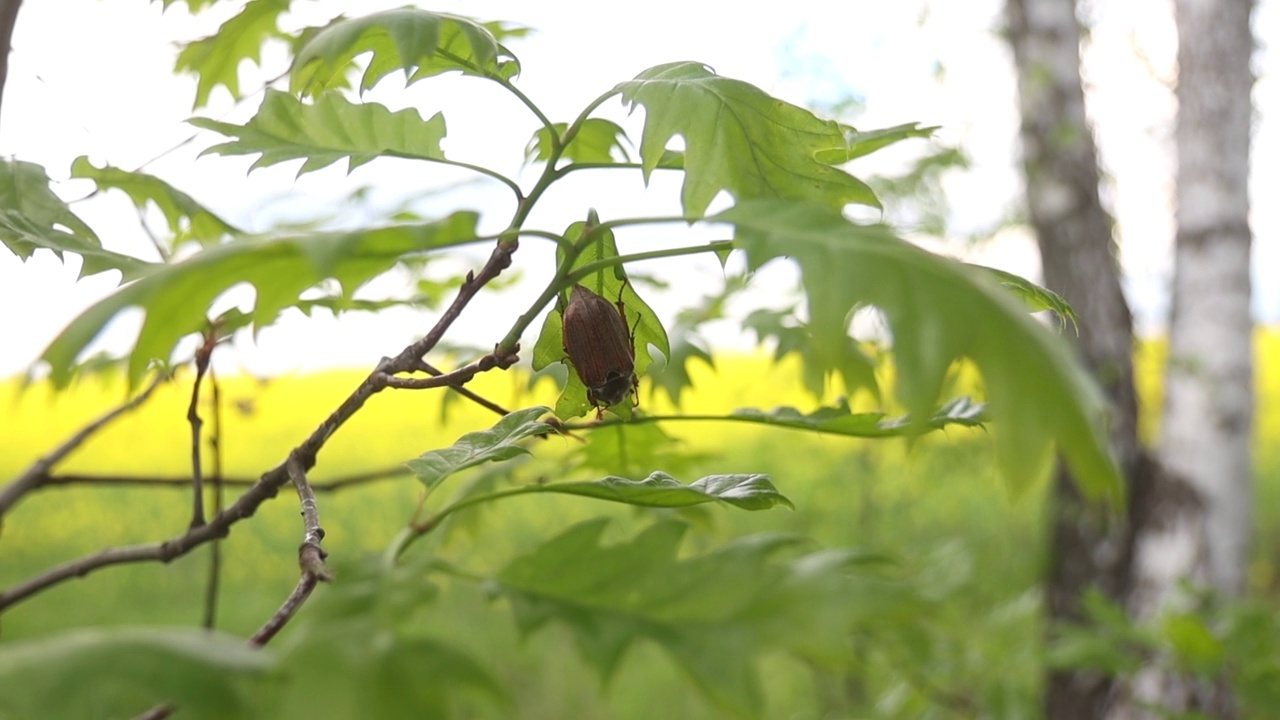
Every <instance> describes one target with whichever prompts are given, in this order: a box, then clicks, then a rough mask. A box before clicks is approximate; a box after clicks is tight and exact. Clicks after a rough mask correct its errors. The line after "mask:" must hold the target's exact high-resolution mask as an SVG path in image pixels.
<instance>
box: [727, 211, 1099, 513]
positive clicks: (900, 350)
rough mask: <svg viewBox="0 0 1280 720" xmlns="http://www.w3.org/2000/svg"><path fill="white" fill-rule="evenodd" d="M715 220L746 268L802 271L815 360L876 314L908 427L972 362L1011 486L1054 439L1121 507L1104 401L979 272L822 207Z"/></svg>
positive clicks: (1033, 468)
mask: <svg viewBox="0 0 1280 720" xmlns="http://www.w3.org/2000/svg"><path fill="white" fill-rule="evenodd" d="M715 219H716V220H718V221H722V222H728V223H731V224H733V225H735V226H737V230H738V232H737V242H738V243H739V244H740V246H741V247H743V248H745V249H746V251H747V257H748V261H749V264H750V266H751V267H752V268H756V267H759V266H760V265H762V264H764V263H765V262H768V261H769V260H771V259H773V258H776V257H781V256H789V257H791V258H794V259H795V261H796V262H797V263H798V264H799V266H800V269H801V272H802V273H803V277H804V285H805V290H806V293H807V295H808V299H809V316H810V320H811V322H810V329H811V331H812V333H813V338H814V342H815V344H816V348H817V353H816V356H817V358H818V359H819V360H820V361H821V360H823V359H824V358H838V357H839V355H840V353H841V352H842V350H843V349H844V348H845V346H846V344H847V343H848V340H849V338H848V317H849V314H850V312H851V311H852V310H853V309H855V308H857V307H861V306H864V305H871V306H874V307H876V308H879V309H880V311H881V312H883V313H884V315H885V317H886V318H887V320H888V322H889V326H890V330H891V332H892V335H893V346H894V367H895V369H896V372H897V375H898V379H897V391H898V394H899V396H900V397H901V399H902V400H903V402H904V404H905V405H906V407H907V410H908V412H910V413H911V414H912V415H914V416H915V417H916V418H918V420H917V422H919V423H921V424H922V425H923V424H924V423H926V422H927V418H928V417H929V414H930V411H931V410H932V408H933V405H934V403H935V402H936V400H937V397H938V395H939V394H940V392H941V389H942V386H943V383H944V381H945V378H946V376H947V371H948V369H949V368H950V366H951V365H952V363H954V362H956V361H957V360H961V359H964V358H969V359H972V360H973V362H974V363H975V364H976V366H977V367H978V369H979V371H980V372H981V373H982V377H983V381H984V384H985V386H986V390H987V401H988V403H989V404H988V407H987V412H988V413H989V417H990V418H991V420H992V422H993V424H994V427H995V430H996V432H995V443H996V451H997V457H998V459H999V462H1000V464H1001V467H1002V468H1003V469H1004V471H1005V473H1006V475H1007V477H1008V478H1009V479H1010V480H1011V481H1012V482H1013V483H1014V484H1015V487H1025V486H1026V484H1027V483H1029V482H1030V481H1031V480H1032V479H1033V478H1034V477H1036V475H1037V474H1038V472H1039V471H1040V470H1041V469H1042V468H1043V466H1044V463H1045V461H1046V460H1047V458H1048V455H1049V451H1050V449H1051V448H1052V447H1053V445H1054V443H1055V442H1056V443H1057V446H1058V448H1059V450H1060V451H1061V453H1062V454H1063V455H1064V456H1065V457H1066V459H1067V462H1068V463H1069V464H1070V465H1071V467H1072V469H1073V471H1074V473H1073V474H1074V475H1075V476H1076V477H1077V478H1078V479H1079V481H1080V484H1081V486H1082V488H1083V489H1084V490H1085V491H1086V493H1087V494H1088V495H1090V496H1091V497H1095V498H1097V497H1106V498H1108V499H1111V500H1116V501H1119V500H1120V499H1121V497H1122V488H1123V485H1122V484H1121V482H1120V478H1119V475H1118V472H1117V470H1116V466H1115V464H1114V462H1113V461H1112V458H1111V455H1110V451H1109V450H1108V446H1107V442H1106V436H1105V433H1104V423H1105V410H1104V407H1105V406H1104V403H1103V400H1102V396H1101V393H1100V392H1099V390H1098V389H1097V387H1096V386H1095V385H1094V383H1093V381H1092V380H1091V379H1090V377H1089V375H1088V373H1087V372H1086V371H1085V369H1084V368H1083V367H1082V366H1081V364H1080V363H1079V361H1078V360H1077V359H1076V357H1075V356H1074V354H1073V352H1072V349H1071V348H1070V347H1069V346H1068V345H1067V344H1066V343H1065V342H1064V341H1063V340H1062V339H1061V338H1059V337H1057V336H1056V335H1054V334H1053V333H1052V332H1050V331H1049V330H1048V329H1046V328H1044V327H1043V326H1041V325H1040V324H1039V323H1037V322H1036V321H1035V320H1034V319H1033V318H1032V317H1031V316H1030V315H1028V314H1027V312H1026V309H1025V308H1024V307H1023V306H1022V305H1021V304H1020V303H1019V302H1018V301H1017V299H1016V298H1015V297H1014V296H1012V295H1010V294H1009V293H1008V292H1007V291H1005V290H1004V289H1003V288H1001V287H1000V286H999V285H998V284H997V283H996V282H994V281H993V280H991V278H990V277H989V276H988V275H984V274H983V273H981V272H979V271H977V270H974V269H973V268H969V267H966V266H964V265H962V264H960V263H956V262H953V261H950V260H946V259H944V258H940V257H938V256H935V255H932V254H930V253H927V252H925V251H923V250H921V249H919V248H917V247H915V246H913V245H911V244H909V243H907V242H905V241H903V240H900V239H898V238H897V237H895V236H894V235H893V234H892V233H891V232H890V231H889V230H888V229H886V228H884V227H881V226H862V225H856V224H854V223H851V222H849V221H848V220H847V219H846V218H844V217H843V216H842V215H841V214H840V213H839V212H837V211H835V210H833V209H831V208H827V207H823V206H819V205H810V204H803V203H784V202H767V201H759V202H752V203H744V204H740V205H739V206H737V207H734V208H732V209H730V210H728V211H726V212H724V213H722V214H720V215H718V216H716V218H715Z"/></svg>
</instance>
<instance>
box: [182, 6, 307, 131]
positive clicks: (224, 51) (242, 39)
mask: <svg viewBox="0 0 1280 720" xmlns="http://www.w3.org/2000/svg"><path fill="white" fill-rule="evenodd" d="M289 2H290V0H249V2H247V3H245V6H244V7H243V8H242V9H241V10H240V12H239V13H237V14H236V15H234V16H233V17H232V18H231V19H230V20H227V21H226V22H224V23H223V24H222V26H221V27H219V28H218V32H216V33H214V34H213V35H210V36H209V37H207V38H203V39H201V40H196V41H195V42H191V43H188V44H187V46H186V47H185V48H183V49H182V52H180V53H178V60H177V62H176V63H175V65H174V70H176V71H177V72H180V73H181V72H185V73H191V74H193V75H195V76H196V99H195V103H194V107H197V108H199V107H204V106H205V105H208V104H209V95H210V94H211V93H212V92H213V90H214V88H217V87H218V86H222V87H225V88H226V89H227V92H229V93H231V97H232V98H235V99H237V100H238V99H240V97H241V93H240V75H239V73H240V63H241V62H242V61H244V60H249V61H252V62H254V63H259V62H260V58H261V52H262V44H263V43H264V42H266V41H267V40H268V39H269V38H273V37H279V36H280V30H279V27H278V26H277V24H276V23H277V21H278V20H279V18H280V15H281V14H282V13H284V12H285V11H286V10H288V9H289ZM199 10H200V8H199V7H191V11H192V12H197V11H199Z"/></svg>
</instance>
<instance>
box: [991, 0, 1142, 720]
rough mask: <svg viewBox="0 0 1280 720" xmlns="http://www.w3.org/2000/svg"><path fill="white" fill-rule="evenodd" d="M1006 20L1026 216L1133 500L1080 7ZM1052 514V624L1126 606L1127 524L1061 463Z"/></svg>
mask: <svg viewBox="0 0 1280 720" xmlns="http://www.w3.org/2000/svg"><path fill="white" fill-rule="evenodd" d="M1005 11H1006V20H1007V23H1008V39H1009V42H1010V44H1011V45H1012V47H1013V55H1014V60H1015V62H1016V65H1017V73H1018V93H1019V100H1020V107H1021V111H1022V129H1021V139H1022V149H1023V168H1024V171H1025V174H1026V183H1027V209H1028V211H1029V213H1030V218H1031V224H1032V226H1033V227H1034V229H1035V231H1036V237H1037V239H1038V241H1039V245H1040V255H1041V259H1042V263H1043V266H1044V281H1045V284H1046V285H1047V286H1048V287H1049V288H1050V289H1052V290H1054V291H1056V292H1058V293H1060V294H1061V295H1062V296H1063V297H1065V298H1066V299H1067V301H1068V302H1069V303H1071V306H1072V307H1073V308H1074V309H1075V311H1076V313H1077V314H1078V315H1079V316H1080V334H1079V338H1078V342H1077V347H1078V349H1079V351H1080V353H1081V355H1082V356H1083V359H1084V361H1085V364H1086V365H1087V366H1088V367H1089V368H1090V370H1091V371H1092V372H1093V374H1094V376H1095V377H1096V378H1097V380H1098V381H1099V383H1100V384H1101V385H1102V387H1103V390H1104V391H1105V393H1106V396H1107V398H1108V400H1109V402H1110V404H1111V406H1112V407H1111V413H1112V414H1111V427H1110V439H1111V445H1112V449H1113V451H1114V452H1115V453H1116V457H1117V459H1118V461H1119V462H1120V466H1121V471H1122V472H1123V474H1124V476H1125V479H1126V482H1127V484H1128V489H1129V495H1130V497H1131V499H1132V498H1134V496H1135V495H1139V494H1144V493H1145V488H1146V486H1147V485H1148V484H1149V481H1148V478H1149V477H1151V476H1152V473H1151V472H1150V463H1149V462H1148V460H1147V458H1146V456H1145V455H1144V453H1143V450H1142V447H1141V444H1140V443H1139V440H1138V431H1137V427H1138V406H1137V398H1136V393H1135V389H1134V381H1133V328H1132V319H1131V317H1130V313H1129V306H1128V304H1127V303H1126V301H1125V298H1124V294H1123V292H1122V291H1121V288H1120V269H1119V265H1118V263H1117V261H1116V257H1115V244H1114V241H1113V239H1112V235H1111V226H1112V221H1111V218H1110V217H1109V216H1108V215H1107V213H1106V211H1105V210H1103V208H1102V203H1101V201H1100V200H1099V197H1098V178H1099V173H1098V162H1097V152H1096V150H1095V148H1094V142H1093V136H1092V134H1091V132H1090V129H1089V125H1088V122H1087V120H1086V118H1085V108H1084V92H1083V89H1082V84H1081V78H1080V37H1081V33H1080V24H1079V21H1078V20H1077V18H1076V14H1075V0H1008V2H1007V3H1006V6H1005ZM1131 507H1135V508H1136V507H1138V503H1136V502H1133V503H1131ZM1050 513H1051V515H1052V521H1051V524H1052V539H1051V547H1050V560H1049V562H1050V567H1049V568H1048V588H1047V593H1048V594H1047V600H1048V613H1049V621H1050V624H1051V625H1052V624H1054V623H1058V622H1061V621H1063V620H1074V619H1078V618H1079V617H1080V598H1081V594H1082V593H1083V592H1084V591H1085V590H1086V589H1088V588H1089V587H1097V588H1098V589H1100V590H1101V591H1102V592H1103V593H1105V594H1106V595H1107V596H1108V597H1110V598H1112V599H1114V600H1116V601H1117V602H1119V601H1122V599H1123V598H1124V597H1125V594H1126V592H1127V589H1128V584H1127V580H1128V571H1129V561H1130V552H1129V548H1130V538H1131V534H1130V523H1128V522H1127V521H1126V519H1124V518H1114V517H1107V516H1105V515H1104V514H1103V511H1102V510H1101V509H1100V508H1096V507H1091V506H1089V505H1088V504H1087V503H1085V502H1084V501H1083V499H1082V498H1081V496H1080V494H1079V493H1078V491H1077V490H1076V486H1075V484H1074V482H1073V481H1072V479H1071V477H1070V475H1069V473H1068V471H1067V469H1066V468H1065V466H1063V465H1062V464H1061V463H1059V467H1058V469H1057V471H1056V477H1055V479H1054V489H1053V499H1052V501H1051V502H1050ZM1113 690H1114V682H1113V681H1112V680H1111V679H1109V678H1106V677H1103V676H1102V675H1100V674H1097V673H1092V672H1072V671H1062V672H1052V673H1050V675H1049V677H1048V678H1047V684H1046V688H1045V698H1044V703H1045V717H1047V718H1061V719H1062V720H1067V719H1070V720H1079V719H1081V718H1094V717H1100V716H1101V715H1102V713H1103V711H1104V709H1105V707H1106V706H1107V704H1108V701H1109V699H1110V698H1111V697H1112V695H1113Z"/></svg>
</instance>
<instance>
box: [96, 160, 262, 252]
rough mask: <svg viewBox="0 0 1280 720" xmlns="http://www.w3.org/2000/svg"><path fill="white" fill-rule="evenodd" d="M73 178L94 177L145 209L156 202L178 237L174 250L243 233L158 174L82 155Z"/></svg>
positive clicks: (98, 184) (171, 246)
mask: <svg viewBox="0 0 1280 720" xmlns="http://www.w3.org/2000/svg"><path fill="white" fill-rule="evenodd" d="M71 177H73V178H87V179H89V180H92V181H93V182H94V183H95V184H96V185H97V186H98V189H99V190H107V189H111V188H115V189H117V190H122V191H124V193H125V194H126V195H128V196H129V199H130V200H132V201H133V204H134V206H136V207H137V208H138V209H139V210H142V209H144V208H145V207H146V206H147V203H153V204H154V205H155V206H156V208H157V209H159V210H160V212H161V214H163V215H164V219H165V221H166V222H167V223H168V224H169V232H170V233H171V234H172V235H173V238H174V242H173V243H171V245H170V249H172V248H173V247H177V245H178V244H179V243H180V242H181V241H182V240H185V239H188V238H189V239H191V240H195V241H196V242H198V243H200V244H202V245H212V244H215V243H217V242H218V241H219V240H221V239H222V238H224V237H226V236H228V235H239V234H241V231H240V230H239V229H237V228H236V227H235V226H233V225H231V224H230V223H228V222H227V221H225V220H223V219H222V218H220V217H218V216H217V215H216V214H214V213H213V212H212V211H211V210H209V209H208V208H206V207H204V206H203V205H201V204H200V203H198V202H196V201H195V199H194V198H192V197H191V196H190V195H188V194H186V193H184V192H182V191H181V190H178V189H177V188H175V187H173V186H172V185H170V184H169V183H167V182H165V181H163V180H161V179H160V178H158V177H155V176H154V175H148V174H146V173H141V172H131V171H129V170H122V169H120V168H117V167H112V166H110V165H106V166H103V167H96V166H95V165H94V164H93V163H91V162H89V158H87V157H85V156H83V155H81V156H80V157H78V158H76V159H75V161H74V162H72V163H71Z"/></svg>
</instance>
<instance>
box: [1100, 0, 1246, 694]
mask: <svg viewBox="0 0 1280 720" xmlns="http://www.w3.org/2000/svg"><path fill="white" fill-rule="evenodd" d="M1252 5H1253V3H1252V1H1251V0H1177V1H1176V3H1175V14H1176V20H1177V28H1178V86H1177V97H1178V117H1177V128H1176V131H1175V142H1176V144H1177V155H1178V174H1177V183H1176V187H1177V190H1176V193H1177V216H1176V217H1177V226H1178V230H1177V238H1176V242H1175V251H1174V282H1173V306H1172V314H1171V317H1170V325H1169V360H1168V364H1167V366H1166V368H1165V381H1164V385H1165V404H1164V412H1163V419H1162V428H1163V429H1162V431H1161V441H1160V448H1159V458H1160V464H1161V467H1162V468H1163V470H1164V473H1163V474H1164V476H1165V478H1166V479H1167V482H1168V483H1169V484H1170V485H1174V486H1178V487H1183V488H1186V489H1188V490H1190V492H1189V493H1179V495H1180V496H1181V497H1182V501H1181V502H1178V501H1177V500H1176V499H1175V501H1174V502H1171V503H1168V504H1167V506H1166V510H1165V511H1160V510H1155V509H1153V512H1159V513H1161V514H1162V515H1163V516H1164V520H1165V521H1164V522H1150V523H1144V524H1142V525H1141V526H1140V527H1139V532H1138V535H1137V537H1136V538H1135V555H1134V566H1133V578H1132V583H1133V586H1132V589H1131V593H1130V597H1129V609H1130V613H1131V614H1132V615H1133V616H1134V617H1135V618H1137V619H1140V620H1141V619H1150V618H1154V617H1157V616H1158V615H1159V614H1160V613H1161V612H1162V611H1164V610H1166V609H1169V608H1170V607H1177V606H1178V605H1179V604H1180V603H1182V602H1183V601H1184V600H1183V599H1182V598H1179V597H1178V591H1177V588H1178V583H1179V581H1180V580H1183V579H1190V580H1192V581H1194V582H1197V583H1199V584H1204V585H1209V586H1211V587H1213V588H1214V589H1216V590H1217V591H1218V592H1219V593H1220V594H1221V595H1222V596H1224V597H1227V598H1231V597H1235V596H1238V595H1239V594H1240V593H1241V592H1242V591H1243V589H1244V585H1245V570H1246V568H1247V562H1248V550H1249V538H1250V532H1251V528H1252V525H1253V522H1252V520H1253V518H1252V504H1251V500H1252V477H1251V452H1250V449H1251V448H1250V440H1251V436H1252V430H1253V397H1254V396H1253V346H1252V339H1253V324H1252V321H1251V318H1250V313H1249V301H1250V283H1249V251H1250V232H1249V224H1248V215H1249V197H1248V178H1249V134H1250V133H1249V129H1250V121H1251V118H1252V104H1251V101H1250V92H1251V90H1252V87H1253V74H1252V71H1251V70H1250V60H1251V56H1252V52H1253V48H1254V42H1253V36H1252V33H1251V31H1250V25H1249V23H1250V15H1251V12H1252ZM1134 701H1136V702H1134ZM1144 703H1149V704H1156V705H1159V706H1162V707H1164V708H1168V709H1171V710H1179V711H1181V710H1192V709H1194V710H1199V711H1201V712H1205V713H1207V714H1209V715H1210V716H1212V717H1215V718H1227V717H1232V716H1233V715H1234V710H1233V708H1232V703H1231V698H1230V696H1229V694H1228V693H1226V692H1225V690H1224V689H1223V688H1221V687H1206V686H1205V685H1203V684H1198V683H1194V682H1190V681H1189V680H1187V679H1186V678H1179V677H1178V676H1176V675H1174V674H1172V673H1166V672H1162V671H1160V670H1158V669H1155V668H1152V669H1148V670H1146V671H1144V672H1142V673H1140V674H1139V675H1138V677H1136V678H1135V679H1134V681H1133V683H1132V685H1131V687H1130V688H1128V689H1127V691H1126V692H1125V693H1124V694H1123V697H1122V698H1121V701H1120V702H1119V703H1117V705H1116V710H1115V712H1113V713H1112V714H1111V717H1112V718H1126V719H1128V718H1147V717H1155V715H1153V714H1151V713H1148V712H1146V711H1144V710H1141V709H1139V708H1140V706H1141V705H1142V704H1144Z"/></svg>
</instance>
